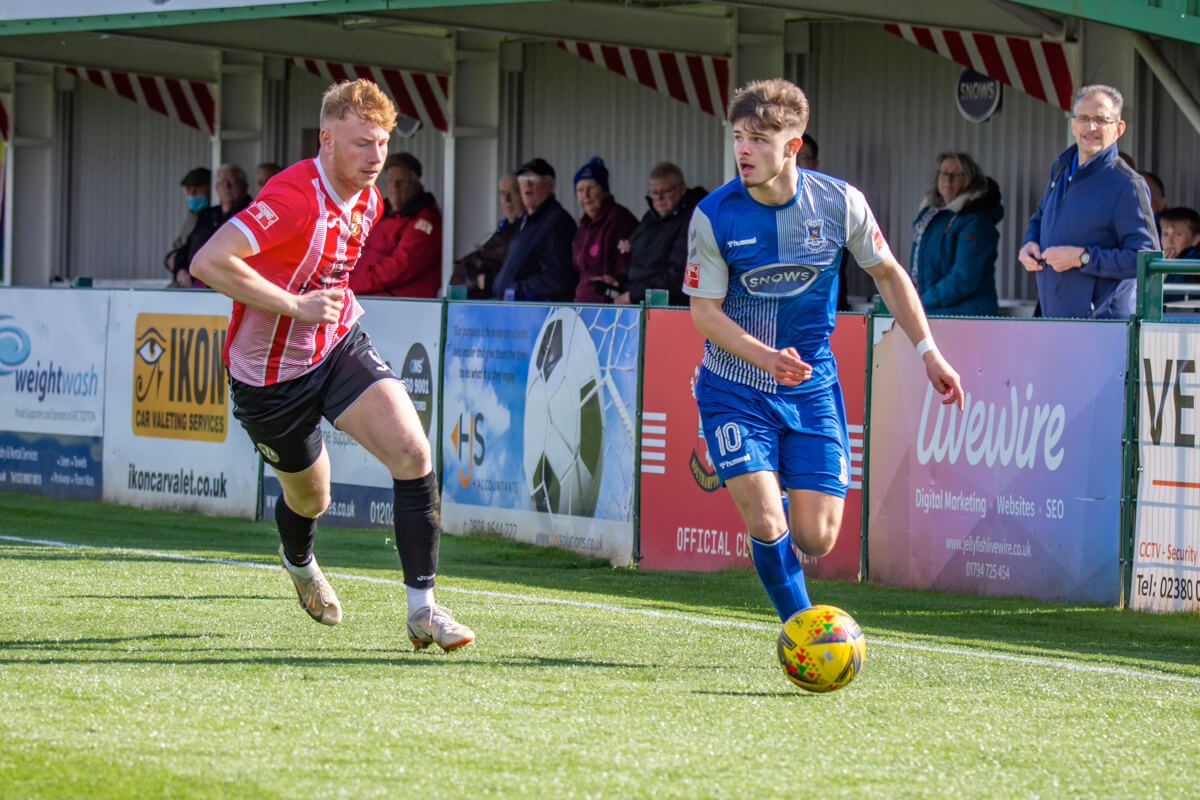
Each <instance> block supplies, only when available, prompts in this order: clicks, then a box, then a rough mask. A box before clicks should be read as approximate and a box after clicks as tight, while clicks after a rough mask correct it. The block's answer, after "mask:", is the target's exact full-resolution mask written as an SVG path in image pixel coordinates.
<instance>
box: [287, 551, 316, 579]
mask: <svg viewBox="0 0 1200 800" xmlns="http://www.w3.org/2000/svg"><path fill="white" fill-rule="evenodd" d="M283 562H284V564H286V565H287V568H288V572H290V573H292V574H293V575H295V576H296V577H297V578H303V579H304V580H306V581H311V580H312V578H313V576H314V575H316V574H317V557H316V556H313V557H312V558H310V559H309V560H308V563H307V564H305V565H304V566H302V567H297V566H296V565H295V564H293V563H292V562H291V560H290V559H289V558H288V557H287V556H286V555H285V556H284V557H283Z"/></svg>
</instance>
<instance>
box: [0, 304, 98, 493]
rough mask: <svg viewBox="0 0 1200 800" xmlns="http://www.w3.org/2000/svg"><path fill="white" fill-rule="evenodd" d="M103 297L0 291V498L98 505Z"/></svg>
mask: <svg viewBox="0 0 1200 800" xmlns="http://www.w3.org/2000/svg"><path fill="white" fill-rule="evenodd" d="M107 325H108V294H107V293H105V292H95V291H73V290H68V289H14V288H4V289H0V491H11V492H20V493H23V494H36V495H42V496H45V497H61V498H72V499H76V500H98V499H99V498H100V483H101V469H100V460H101V447H100V436H101V434H102V433H103V426H104V387H105V342H104V329H105V328H106V327H107Z"/></svg>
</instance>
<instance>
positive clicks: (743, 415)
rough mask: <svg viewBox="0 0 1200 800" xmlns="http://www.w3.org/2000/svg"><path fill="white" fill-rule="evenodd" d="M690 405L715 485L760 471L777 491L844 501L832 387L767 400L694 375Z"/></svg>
mask: <svg viewBox="0 0 1200 800" xmlns="http://www.w3.org/2000/svg"><path fill="white" fill-rule="evenodd" d="M696 404H697V406H698V407H699V409H700V425H701V427H703V429H704V439H705V441H706V442H708V452H709V454H710V455H711V457H712V460H713V464H714V465H715V466H716V468H717V474H718V475H720V477H721V483H722V484H724V483H725V481H727V480H729V479H730V478H732V477H735V476H737V475H742V474H744V473H747V472H760V471H768V472H776V473H778V474H779V483H780V485H782V486H783V488H785V489H812V490H814V491H818V492H824V493H825V494H831V495H835V496H837V497H845V496H846V490H847V489H848V488H849V487H850V441H849V438H848V437H847V433H846V407H845V405H844V404H843V402H842V387H841V385H840V384H839V383H838V382H837V381H834V382H833V383H832V384H831V385H829V386H827V387H825V388H823V389H818V390H816V391H812V392H805V393H802V394H767V393H766V392H761V391H758V390H757V389H752V388H750V387H748V386H745V385H743V384H740V383H734V382H733V381H729V380H726V379H724V378H721V377H719V376H717V375H714V374H713V373H711V372H709V371H708V370H707V369H701V370H700V379H699V380H698V381H697V382H696Z"/></svg>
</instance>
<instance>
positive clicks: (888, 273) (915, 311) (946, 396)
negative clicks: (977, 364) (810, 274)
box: [867, 255, 966, 411]
mask: <svg viewBox="0 0 1200 800" xmlns="http://www.w3.org/2000/svg"><path fill="white" fill-rule="evenodd" d="M867 272H868V273H869V274H870V275H871V277H872V278H873V279H874V280H875V287H876V288H877V289H879V294H880V295H881V296H882V297H883V302H885V303H887V307H888V310H890V311H891V312H892V316H894V317H895V318H896V323H897V324H898V325H899V326H900V328H901V330H903V331H904V332H905V333H906V334H907V335H908V338H909V340H910V341H912V343H913V344H914V345H918V346H920V349H921V350H923V351H924V352H921V353H920V355H921V360H923V361H924V362H925V373H926V374H927V375H928V376H929V382H930V383H932V384H933V388H934V389H936V390H937V391H938V393H939V394H941V395H943V397H942V403H943V404H946V405H949V404H950V403H955V404H957V405H958V408H959V410H960V411H961V410H962V409H963V408H964V405H965V402H966V398H965V396H964V395H963V388H962V382H961V381H960V380H959V377H958V373H957V372H955V371H954V368H953V367H951V366H950V364H949V363H948V362H947V361H946V359H945V358H943V357H942V354H941V351H939V350H938V349H937V346H936V345H933V337H932V336H931V335H930V333H929V320H927V319H926V318H925V309H924V308H922V307H921V298H920V297H918V296H917V290H916V289H915V288H914V287H913V285H912V281H911V280H910V279H909V277H908V273H906V272H905V271H904V267H902V266H900V262H898V261H896V258H895V256H892V255H889V256H888V257H887V258H885V259H884V260H883V261H881V262H880V263H878V264H876V265H875V266H873V267H870V268H868V269H867ZM922 342H924V343H925V345H921V343H922Z"/></svg>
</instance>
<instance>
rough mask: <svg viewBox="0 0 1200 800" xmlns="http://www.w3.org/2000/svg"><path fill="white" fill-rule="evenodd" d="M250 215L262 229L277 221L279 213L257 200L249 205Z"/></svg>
mask: <svg viewBox="0 0 1200 800" xmlns="http://www.w3.org/2000/svg"><path fill="white" fill-rule="evenodd" d="M250 217H251V218H252V219H253V220H254V221H255V222H257V223H258V227H260V228H262V229H263V230H264V231H265V230H266V229H267V228H269V227H271V226H272V225H274V224H275V223H276V222H278V221H279V215H278V214H276V213H275V211H274V209H272V208H271V207H270V206H269V205H267V204H266V203H264V202H263V201H262V200H259V201H258V202H257V203H255V204H254V205H252V206H250Z"/></svg>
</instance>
